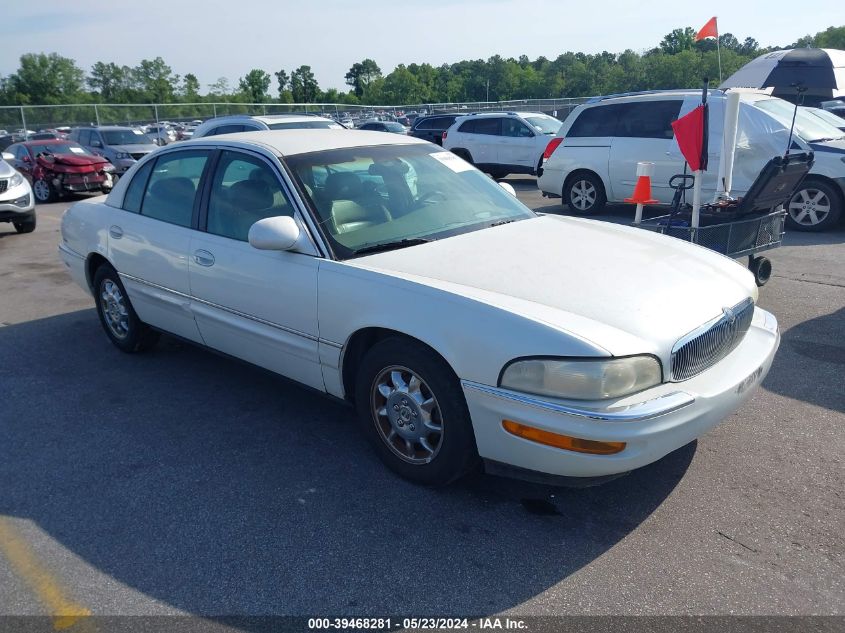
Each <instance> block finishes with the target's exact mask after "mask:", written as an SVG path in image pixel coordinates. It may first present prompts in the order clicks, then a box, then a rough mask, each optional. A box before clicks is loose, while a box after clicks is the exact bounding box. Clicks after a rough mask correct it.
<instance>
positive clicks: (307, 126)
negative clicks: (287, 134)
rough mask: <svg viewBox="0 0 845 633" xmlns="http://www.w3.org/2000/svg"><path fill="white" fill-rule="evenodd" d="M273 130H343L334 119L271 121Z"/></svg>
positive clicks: (270, 125) (270, 126)
mask: <svg viewBox="0 0 845 633" xmlns="http://www.w3.org/2000/svg"><path fill="white" fill-rule="evenodd" d="M268 127H269V128H270V129H271V130H341V129H343V128H342V127H341V126H340V125H338V124H337V123H335V122H334V121H320V120H319V119H318V120H316V121H282V122H281V123H270V124H269V125H268Z"/></svg>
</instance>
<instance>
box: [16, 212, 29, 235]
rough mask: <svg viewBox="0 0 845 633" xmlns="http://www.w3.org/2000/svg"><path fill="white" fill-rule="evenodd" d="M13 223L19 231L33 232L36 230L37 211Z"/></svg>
mask: <svg viewBox="0 0 845 633" xmlns="http://www.w3.org/2000/svg"><path fill="white" fill-rule="evenodd" d="M12 225H13V226H14V227H15V230H16V231H17V232H18V233H32V232H33V231H34V230H35V211H33V212H32V213H30V214H29V215H27V216H26V217H25V218H24V219H22V220H18V221H17V222H12Z"/></svg>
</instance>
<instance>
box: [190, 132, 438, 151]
mask: <svg viewBox="0 0 845 633" xmlns="http://www.w3.org/2000/svg"><path fill="white" fill-rule="evenodd" d="M220 141H236V142H238V144H240V143H247V144H252V145H262V146H264V147H265V148H267V149H269V150H270V151H272V152H274V153H275V154H278V155H280V156H293V155H295V154H307V153H309V152H322V151H326V150H331V149H346V148H350V147H370V146H373V145H415V144H425V143H426V141H423V140H420V139H417V138H414V137H413V136H403V135H400V134H385V133H384V132H367V131H366V130H330V129H326V130H321V129H307V130H300V129H291V130H258V131H255V132H237V133H235V134H220V135H217V136H204V137H202V138H198V139H192V140H188V141H183V142H181V143H179V146H181V147H189V146H193V145H203V144H206V145H208V144H218V143H219V142H220ZM233 144H234V143H233Z"/></svg>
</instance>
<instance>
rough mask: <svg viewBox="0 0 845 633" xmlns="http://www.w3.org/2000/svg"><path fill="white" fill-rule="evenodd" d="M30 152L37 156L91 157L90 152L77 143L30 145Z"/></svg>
mask: <svg viewBox="0 0 845 633" xmlns="http://www.w3.org/2000/svg"><path fill="white" fill-rule="evenodd" d="M30 151H31V152H32V153H33V154H35V155H36V156H38V154H84V155H85V156H93V155H94V154H92V153H91V152H89V151H88V150H87V149H85V148H84V147H82V145H79V144H78V143H65V142H62V143H39V144H38V145H31V146H30Z"/></svg>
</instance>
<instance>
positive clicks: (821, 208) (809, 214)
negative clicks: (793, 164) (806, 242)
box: [786, 177, 843, 231]
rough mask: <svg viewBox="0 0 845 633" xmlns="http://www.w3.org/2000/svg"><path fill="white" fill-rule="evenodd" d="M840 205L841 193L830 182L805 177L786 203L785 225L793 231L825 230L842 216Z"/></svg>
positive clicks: (841, 204)
mask: <svg viewBox="0 0 845 633" xmlns="http://www.w3.org/2000/svg"><path fill="white" fill-rule="evenodd" d="M842 206H843V201H842V194H841V193H840V192H839V191H838V190H837V188H836V187H835V186H834V185H833V184H832V183H830V182H828V181H826V180H820V179H818V178H812V177H811V178H807V179H805V180H804V182H803V183H801V185H800V188H799V189H798V191H797V192H796V193H795V195H794V196H793V197H792V200H790V201H789V204H788V205H787V214H786V226H787V228H790V229H792V230H794V231H826V230H827V229H830V228H832V227H833V226H834V225H835V224H836V223H837V222H838V221H839V218H840V217H842ZM814 218H815V220H814Z"/></svg>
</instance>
